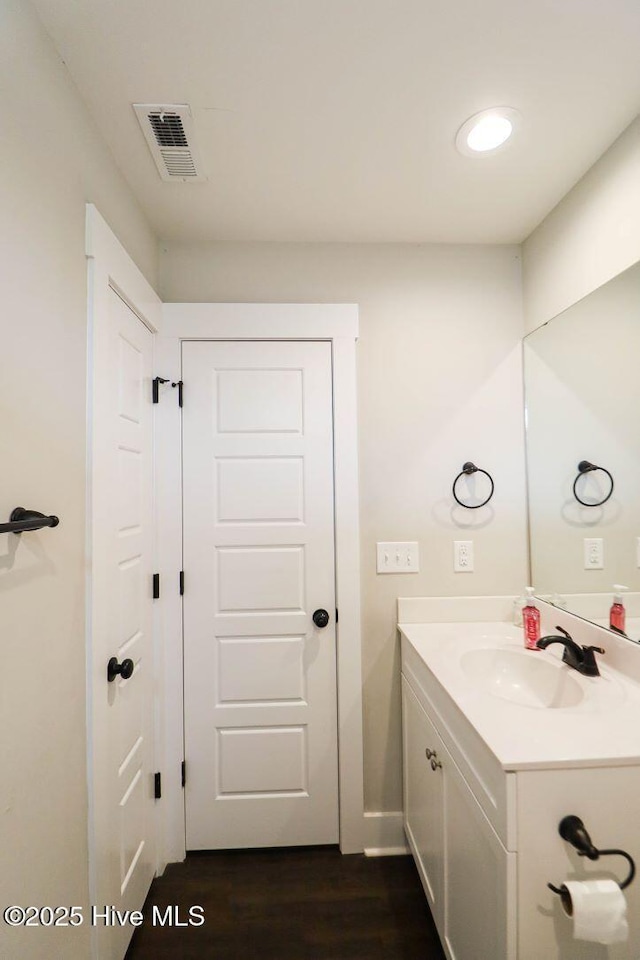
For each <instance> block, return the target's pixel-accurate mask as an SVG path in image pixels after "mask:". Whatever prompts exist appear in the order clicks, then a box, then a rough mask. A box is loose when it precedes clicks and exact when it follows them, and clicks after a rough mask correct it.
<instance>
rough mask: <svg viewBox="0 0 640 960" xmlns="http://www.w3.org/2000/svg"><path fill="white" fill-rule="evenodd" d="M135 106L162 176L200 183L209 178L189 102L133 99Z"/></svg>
mask: <svg viewBox="0 0 640 960" xmlns="http://www.w3.org/2000/svg"><path fill="white" fill-rule="evenodd" d="M133 109H134V110H135V112H136V116H137V117H138V122H139V123H140V126H141V127H142V132H143V133H144V136H145V139H146V141H147V144H148V146H149V149H150V150H151V156H152V157H153V159H154V160H155V164H156V167H157V168H158V173H159V174H160V176H161V177H162V179H163V180H167V181H168V180H179V181H180V182H181V183H197V182H198V181H202V180H206V179H207V178H206V177H205V175H204V173H203V171H202V162H201V160H200V155H199V153H198V150H197V147H196V145H195V133H194V124H193V117H192V116H191V110H190V108H189V105H188V104H186V103H178V104H176V103H173V104H166V103H165V104H163V103H134V104H133Z"/></svg>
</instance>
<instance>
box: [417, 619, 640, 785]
mask: <svg viewBox="0 0 640 960" xmlns="http://www.w3.org/2000/svg"><path fill="white" fill-rule="evenodd" d="M398 629H399V630H400V631H401V633H402V634H403V636H404V637H406V639H407V641H408V642H409V644H410V645H411V646H412V647H413V648H414V650H415V651H416V653H417V654H418V656H419V657H420V659H421V660H422V661H423V662H424V664H425V665H426V666H427V668H428V669H429V671H430V672H431V673H432V674H433V676H434V677H435V678H436V680H437V681H438V682H439V683H440V685H441V686H442V687H443V688H444V690H445V691H446V692H447V694H448V695H449V696H450V697H451V699H452V700H453V701H454V703H455V704H456V705H457V707H458V708H459V710H460V711H461V712H462V713H463V714H464V716H465V717H466V719H467V720H468V722H469V723H470V724H471V725H472V726H473V727H474V728H475V730H476V731H477V733H478V734H479V735H480V737H481V738H482V740H483V741H484V742H485V743H486V745H487V746H488V747H489V749H490V750H491V752H492V753H493V754H494V755H495V757H496V758H497V760H498V761H499V763H500V764H501V766H502V768H503V769H504V770H525V769H540V768H547V767H559V766H561V767H584V766H605V765H606V766H610V765H612V764H613V765H616V764H619V765H625V766H626V765H631V764H635V763H640V684H639V683H638V682H636V681H635V680H633V679H631V678H630V677H628V676H626V675H625V674H623V673H621V672H619V671H618V670H615V669H613V668H612V667H610V666H607V664H606V662H603V660H604V661H606V657H601V656H600V655H599V654H596V659H597V661H598V665H599V667H600V672H601V676H599V677H584V676H582V675H581V674H579V673H578V672H577V671H576V670H573V669H571V668H570V667H567V666H566V665H564V664H560V663H559V661H560V660H561V658H562V653H563V650H562V647H561V646H560V645H559V644H554V645H553V646H551V647H549V648H548V649H547V650H544V651H539V652H538V651H532V652H527V651H524V644H523V639H522V628H517V627H514V626H513V625H511V624H510V623H504V622H486V623H468V622H466V623H460V622H456V623H405V624H402V623H400V624H398ZM625 642H628V641H625ZM483 647H491V648H499V649H504V650H507V651H510V650H513V651H519V652H520V651H522V652H523V653H524V655H525V656H527V657H536V658H537V657H545V658H547V657H549V658H554V660H555V661H556V662H557V663H558V669H561V670H567V671H569V673H570V674H571V677H572V678H573V680H574V681H575V682H576V683H577V684H579V686H580V688H581V692H582V699H581V702H580V703H578V704H577V705H576V706H568V707H553V708H538V707H534V706H525V705H521V704H519V703H513V702H511V701H508V700H503V699H501V698H500V697H498V696H495V695H494V694H492V693H490V692H488V691H487V690H486V689H483V686H482V684H481V683H480V684H479V683H478V682H477V681H476V680H474V679H473V678H471V677H469V676H468V675H467V674H466V673H465V672H464V670H463V668H462V665H461V658H462V657H463V655H464V654H465V653H466V652H467V651H470V650H474V649H480V648H483Z"/></svg>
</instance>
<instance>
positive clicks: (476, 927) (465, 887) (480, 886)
mask: <svg viewBox="0 0 640 960" xmlns="http://www.w3.org/2000/svg"><path fill="white" fill-rule="evenodd" d="M442 773H443V775H444V776H443V780H444V793H445V795H444V808H445V817H444V831H445V898H446V902H445V931H444V940H445V944H446V947H447V950H448V955H449V957H450V958H451V960H479V958H481V957H482V958H487V960H488V958H491V960H513V958H515V956H516V940H517V925H516V910H515V907H516V854H515V853H509V852H508V851H507V850H505V848H504V847H503V845H502V843H501V842H500V839H499V838H498V836H497V834H496V833H495V831H494V830H493V827H492V826H491V824H490V823H489V821H488V820H487V818H486V816H485V815H484V813H483V811H482V808H481V807H480V805H479V804H478V802H477V800H476V799H475V797H474V796H473V794H472V793H471V790H470V789H469V787H468V785H467V783H466V781H465V779H464V777H463V776H462V774H461V773H460V771H459V770H458V768H457V767H456V765H455V763H454V762H453V761H452V760H451V759H450V758H449V762H448V763H446V762H443V770H442Z"/></svg>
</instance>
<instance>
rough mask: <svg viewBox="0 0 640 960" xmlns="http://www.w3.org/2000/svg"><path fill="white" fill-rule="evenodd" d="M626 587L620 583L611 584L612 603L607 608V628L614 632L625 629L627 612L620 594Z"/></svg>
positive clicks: (620, 631) (622, 631) (621, 631)
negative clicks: (608, 608)
mask: <svg viewBox="0 0 640 960" xmlns="http://www.w3.org/2000/svg"><path fill="white" fill-rule="evenodd" d="M628 589H629V588H628V587H624V586H623V585H622V584H621V583H614V585H613V603H612V604H611V609H610V610H609V628H610V629H611V630H615V631H616V633H624V631H625V627H626V620H627V612H626V610H625V608H624V602H623V597H622V594H623V591H625V590H628Z"/></svg>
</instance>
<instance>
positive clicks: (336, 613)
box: [336, 607, 338, 623]
mask: <svg viewBox="0 0 640 960" xmlns="http://www.w3.org/2000/svg"><path fill="white" fill-rule="evenodd" d="M337 622H338V608H337V607H336V623H337Z"/></svg>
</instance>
